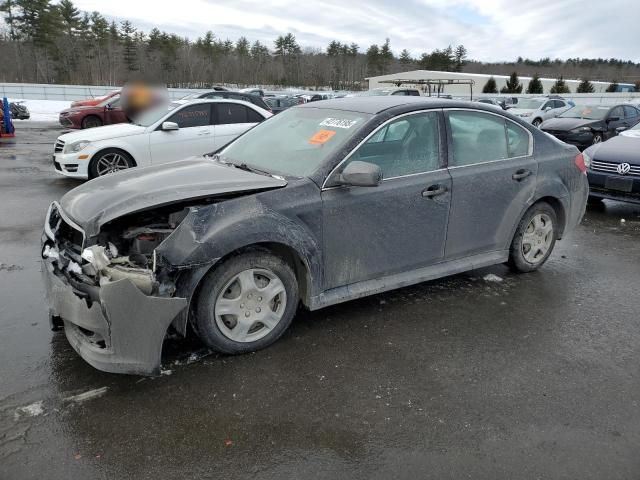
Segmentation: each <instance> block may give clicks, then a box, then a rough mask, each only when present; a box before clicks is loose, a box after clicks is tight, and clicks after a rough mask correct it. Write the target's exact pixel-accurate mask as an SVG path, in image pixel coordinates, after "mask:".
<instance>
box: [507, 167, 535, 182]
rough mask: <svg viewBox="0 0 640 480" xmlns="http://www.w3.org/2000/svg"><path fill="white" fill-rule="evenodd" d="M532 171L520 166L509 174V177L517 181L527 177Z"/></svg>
mask: <svg viewBox="0 0 640 480" xmlns="http://www.w3.org/2000/svg"><path fill="white" fill-rule="evenodd" d="M532 173H533V172H532V171H531V170H526V169H524V168H521V169H520V170H518V171H517V172H516V173H514V174H513V175H511V178H513V179H514V180H515V181H516V182H519V181H520V180H524V179H525V178H527V177H528V176H529V175H531V174H532Z"/></svg>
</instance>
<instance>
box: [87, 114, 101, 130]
mask: <svg viewBox="0 0 640 480" xmlns="http://www.w3.org/2000/svg"><path fill="white" fill-rule="evenodd" d="M102 125H103V123H102V120H101V119H100V117H96V116H95V115H89V116H88V117H86V118H84V119H83V120H82V128H96V127H101V126H102Z"/></svg>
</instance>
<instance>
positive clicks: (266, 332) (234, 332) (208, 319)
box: [194, 250, 298, 354]
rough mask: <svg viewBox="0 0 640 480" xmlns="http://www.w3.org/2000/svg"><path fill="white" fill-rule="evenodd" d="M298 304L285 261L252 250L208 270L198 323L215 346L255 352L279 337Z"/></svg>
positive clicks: (231, 351) (222, 349)
mask: <svg viewBox="0 0 640 480" xmlns="http://www.w3.org/2000/svg"><path fill="white" fill-rule="evenodd" d="M297 307H298V283H297V281H296V276H295V274H294V272H293V270H292V269H291V267H290V266H289V265H288V264H287V262H285V261H284V260H283V259H281V258H280V257H277V256H275V255H273V254H272V253H270V252H269V251H266V250H251V251H248V252H246V253H244V254H241V255H238V256H236V257H231V258H230V259H229V260H227V261H225V262H224V263H223V264H221V265H220V266H219V267H216V268H214V270H212V271H211V272H210V273H209V274H208V275H207V277H206V278H205V280H204V283H203V284H202V288H201V289H200V293H199V295H198V300H197V306H196V318H195V322H194V323H195V325H194V326H195V330H196V332H197V333H198V336H199V337H200V338H201V340H202V341H203V342H204V343H205V344H206V345H207V346H208V347H210V348H211V349H213V350H216V351H218V352H222V353H227V354H239V353H246V352H253V351H255V350H260V349H262V348H265V347H267V346H269V345H271V344H272V343H273V342H275V341H276V340H277V339H278V338H280V336H281V335H282V334H283V333H284V331H285V330H286V329H287V328H288V327H289V325H290V324H291V321H292V320H293V317H294V315H295V312H296V309H297Z"/></svg>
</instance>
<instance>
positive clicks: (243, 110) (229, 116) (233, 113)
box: [214, 103, 256, 125]
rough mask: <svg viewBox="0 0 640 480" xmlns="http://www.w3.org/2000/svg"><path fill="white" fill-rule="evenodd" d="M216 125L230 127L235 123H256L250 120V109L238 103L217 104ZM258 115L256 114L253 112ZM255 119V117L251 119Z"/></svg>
mask: <svg viewBox="0 0 640 480" xmlns="http://www.w3.org/2000/svg"><path fill="white" fill-rule="evenodd" d="M214 108H215V110H216V125H229V124H233V123H254V120H249V113H248V110H249V109H248V108H247V107H245V106H244V105H239V104H237V103H216V104H215V106H214ZM253 113H256V112H253ZM251 118H253V119H254V118H255V117H253V116H252V117H251Z"/></svg>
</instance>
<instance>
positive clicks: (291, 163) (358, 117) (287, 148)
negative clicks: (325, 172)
mask: <svg viewBox="0 0 640 480" xmlns="http://www.w3.org/2000/svg"><path fill="white" fill-rule="evenodd" d="M369 118H371V115H369V114H365V113H360V112H347V111H343V110H332V109H324V108H291V109H289V110H285V111H284V112H282V113H279V114H278V115H276V116H274V117H271V118H270V119H269V120H267V121H265V122H263V123H261V124H259V125H257V126H256V127H254V128H253V129H251V130H249V131H248V132H247V133H246V134H244V135H242V136H241V137H239V138H238V139H237V140H236V141H234V142H233V143H231V144H230V145H229V146H228V147H227V148H225V149H224V150H223V151H222V152H221V160H222V161H224V162H231V163H234V164H237V165H239V164H243V163H244V164H246V165H247V166H249V167H254V168H256V169H259V170H263V171H266V172H271V173H280V174H282V175H288V176H294V177H303V176H307V175H310V174H311V173H313V172H314V171H315V170H316V169H317V168H318V167H319V166H320V165H321V164H322V163H323V162H324V161H325V160H326V159H327V158H328V157H329V156H330V155H331V154H333V153H334V152H336V151H337V150H338V149H339V148H340V147H342V146H343V145H344V144H345V143H346V141H347V140H348V139H349V138H351V137H352V136H353V135H354V134H355V133H356V132H357V131H358V130H359V129H360V128H362V126H363V125H364V123H365V122H366V121H367V120H368V119H369Z"/></svg>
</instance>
